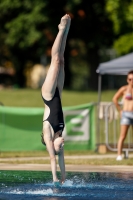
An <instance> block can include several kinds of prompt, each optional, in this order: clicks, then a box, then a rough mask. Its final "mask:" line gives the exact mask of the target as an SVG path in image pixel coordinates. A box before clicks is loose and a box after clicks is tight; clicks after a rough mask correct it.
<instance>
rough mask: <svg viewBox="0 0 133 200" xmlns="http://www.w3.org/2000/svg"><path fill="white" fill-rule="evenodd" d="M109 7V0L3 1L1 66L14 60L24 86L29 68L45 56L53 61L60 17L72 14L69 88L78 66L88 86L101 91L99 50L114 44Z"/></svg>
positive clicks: (67, 64)
mask: <svg viewBox="0 0 133 200" xmlns="http://www.w3.org/2000/svg"><path fill="white" fill-rule="evenodd" d="M105 6H106V0H101V1H99V0H89V1H88V0H84V1H82V0H67V1H66V0H63V1H62V0H57V1H53V0H23V1H22V0H1V1H0V13H1V15H0V23H1V27H0V31H1V35H0V39H1V42H0V45H1V49H0V52H1V59H0V62H1V64H2V65H3V64H4V62H5V60H10V61H11V62H12V63H13V64H14V66H15V68H16V70H17V77H18V80H17V81H18V82H19V85H21V86H23V84H24V76H23V73H24V71H25V68H26V66H29V65H33V64H34V63H39V62H40V57H41V55H44V54H45V55H46V56H47V57H48V58H49V56H50V49H51V46H52V44H53V41H54V39H55V36H56V34H57V25H58V23H59V21H60V17H61V16H62V15H64V14H65V13H69V14H70V15H71V18H72V26H71V29H70V33H69V36H68V43H67V47H66V52H65V58H66V68H65V70H66V81H65V83H66V86H68V87H70V86H71V79H73V78H75V74H74V73H75V70H76V65H77V67H78V68H79V70H78V71H79V76H80V71H82V72H83V69H84V72H83V73H81V74H82V75H83V77H85V78H86V81H87V82H88V85H91V87H92V88H97V76H96V68H97V66H98V64H99V62H100V55H99V50H101V49H102V48H104V49H106V48H107V47H109V46H111V45H112V41H113V32H112V22H111V20H110V19H109V17H108V13H107V12H106V10H105ZM70 61H72V62H73V63H74V65H73V70H71V68H72V67H71V66H70ZM86 69H88V70H86ZM71 74H73V76H72V75H71ZM67 77H68V78H67ZM86 84H87V83H86Z"/></svg>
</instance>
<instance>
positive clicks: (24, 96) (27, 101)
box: [0, 89, 115, 107]
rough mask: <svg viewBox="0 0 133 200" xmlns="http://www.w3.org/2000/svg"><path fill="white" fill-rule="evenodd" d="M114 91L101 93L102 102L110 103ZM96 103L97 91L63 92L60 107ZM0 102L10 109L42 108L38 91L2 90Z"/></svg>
mask: <svg viewBox="0 0 133 200" xmlns="http://www.w3.org/2000/svg"><path fill="white" fill-rule="evenodd" d="M114 94H115V91H109V90H108V91H103V92H102V99H101V100H102V101H109V102H110V101H111V100H112V97H113V95H114ZM97 101H98V93H97V91H87V92H82V91H69V90H63V93H62V105H63V106H74V105H80V104H86V103H90V102H97ZM0 102H2V103H3V104H4V105H5V106H11V107H43V101H42V97H41V91H40V90H32V89H4V90H1V91H0Z"/></svg>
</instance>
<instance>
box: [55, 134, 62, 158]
mask: <svg viewBox="0 0 133 200" xmlns="http://www.w3.org/2000/svg"><path fill="white" fill-rule="evenodd" d="M63 146H64V138H63V137H58V138H56V139H55V140H54V149H55V154H56V155H57V154H59V153H60V151H62V149H63Z"/></svg>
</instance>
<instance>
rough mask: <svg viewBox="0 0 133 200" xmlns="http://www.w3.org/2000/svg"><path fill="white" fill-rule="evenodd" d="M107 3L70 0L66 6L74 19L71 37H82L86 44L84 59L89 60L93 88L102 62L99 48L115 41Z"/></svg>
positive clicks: (89, 82)
mask: <svg viewBox="0 0 133 200" xmlns="http://www.w3.org/2000/svg"><path fill="white" fill-rule="evenodd" d="M105 3H106V1H105V0H101V1H99V0H89V1H88V0H84V1H81V0H78V1H76V0H69V1H67V6H66V10H68V12H70V13H71V14H72V19H73V20H72V23H73V26H72V27H71V38H73V39H77V40H78V39H80V40H81V41H83V43H84V45H85V47H84V48H85V49H86V58H84V59H86V60H87V63H88V68H89V71H88V85H89V87H90V88H93V89H97V74H96V68H97V67H98V64H99V62H100V55H99V50H101V49H102V48H107V47H109V46H111V44H112V42H113V31H112V23H111V21H110V20H109V18H108V14H107V12H106V11H105V5H106V4H105ZM77 51H79V50H77ZM77 56H79V54H78V53H77Z"/></svg>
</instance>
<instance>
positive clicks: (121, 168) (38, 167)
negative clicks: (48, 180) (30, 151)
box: [0, 154, 133, 172]
mask: <svg viewBox="0 0 133 200" xmlns="http://www.w3.org/2000/svg"><path fill="white" fill-rule="evenodd" d="M81 158H82V159H93V158H94V159H106V158H114V159H116V155H115V154H110V155H80V156H78V155H77V156H65V159H81ZM129 158H133V154H130V156H129ZM48 159H49V157H16V158H0V170H29V171H50V170H51V168H50V164H29V163H26V164H11V163H6V162H7V161H29V160H44V161H45V160H48ZM118 162H119V161H118ZM58 170H59V166H58ZM66 171H71V172H74V171H75V172H133V166H131V165H130V166H129V165H120V164H118V165H88V164H87V165H75V164H71V165H68V164H66Z"/></svg>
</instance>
